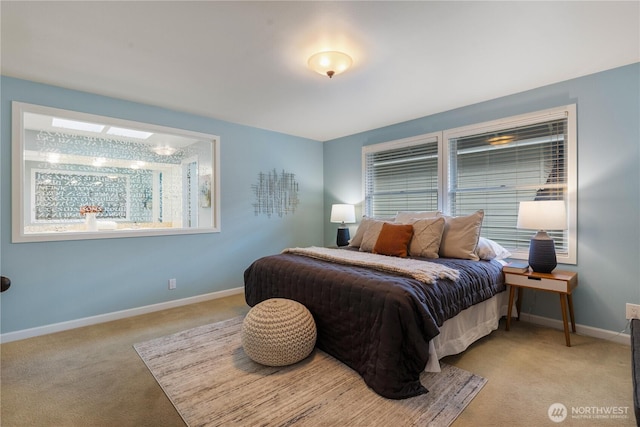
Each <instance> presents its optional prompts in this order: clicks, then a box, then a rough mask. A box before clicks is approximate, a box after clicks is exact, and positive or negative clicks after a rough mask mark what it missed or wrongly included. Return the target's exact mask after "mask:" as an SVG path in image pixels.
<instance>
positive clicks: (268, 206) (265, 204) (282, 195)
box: [251, 169, 299, 218]
mask: <svg viewBox="0 0 640 427" xmlns="http://www.w3.org/2000/svg"><path fill="white" fill-rule="evenodd" d="M251 188H252V189H253V192H254V194H255V196H256V202H255V203H254V204H253V208H254V211H255V214H256V216H257V215H259V214H265V215H267V216H268V217H269V218H271V215H274V214H277V215H278V216H279V217H282V216H283V215H287V214H289V213H291V214H293V213H295V211H296V207H297V206H298V202H299V199H298V183H297V182H296V179H295V174H293V173H291V172H285V171H284V170H283V171H282V172H281V173H280V174H278V173H277V172H276V170H275V169H273V171H269V172H267V173H265V172H260V173H259V174H258V183H257V184H255V185H252V186H251Z"/></svg>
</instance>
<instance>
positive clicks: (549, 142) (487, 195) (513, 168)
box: [448, 118, 568, 255]
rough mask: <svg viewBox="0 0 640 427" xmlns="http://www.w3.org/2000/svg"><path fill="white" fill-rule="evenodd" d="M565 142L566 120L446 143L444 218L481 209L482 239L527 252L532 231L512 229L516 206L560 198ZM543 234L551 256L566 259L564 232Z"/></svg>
mask: <svg viewBox="0 0 640 427" xmlns="http://www.w3.org/2000/svg"><path fill="white" fill-rule="evenodd" d="M565 141H567V118H560V119H558V118H556V119H553V120H547V121H544V122H541V123H535V124H528V125H524V126H518V127H511V128H508V129H501V130H499V131H497V132H496V131H494V132H482V133H478V134H471V135H465V136H463V137H457V138H451V139H449V141H448V147H449V176H448V184H449V185H448V211H449V213H450V214H451V215H454V216H458V215H466V214H469V213H472V212H475V211H476V210H478V209H483V210H484V212H485V217H484V221H483V225H482V235H483V236H485V237H487V238H490V239H492V240H495V241H497V242H498V243H500V244H502V245H503V246H505V247H508V248H514V249H520V248H522V249H526V248H528V246H529V240H530V239H531V237H532V235H533V234H534V232H533V231H531V230H518V229H516V221H517V217H518V203H519V202H521V201H527V200H564V199H565V195H566V191H567V159H566V156H565V150H566V144H565ZM549 235H550V236H551V237H552V238H553V239H554V240H555V243H556V251H557V253H558V254H559V255H561V254H567V253H568V242H567V233H566V232H563V231H549Z"/></svg>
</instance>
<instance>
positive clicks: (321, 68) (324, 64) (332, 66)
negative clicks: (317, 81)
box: [308, 50, 353, 78]
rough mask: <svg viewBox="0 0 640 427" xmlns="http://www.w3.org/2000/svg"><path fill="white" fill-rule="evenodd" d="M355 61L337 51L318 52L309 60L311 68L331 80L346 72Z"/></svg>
mask: <svg viewBox="0 0 640 427" xmlns="http://www.w3.org/2000/svg"><path fill="white" fill-rule="evenodd" d="M352 63H353V60H352V59H351V57H350V56H349V55H347V54H346V53H342V52H337V51H334V50H332V51H327V52H318V53H316V54H315V55H312V56H311V58H309V62H308V65H309V68H311V69H312V70H313V71H315V72H316V73H319V74H322V75H325V76H329V78H331V77H333V76H335V75H336V74H340V73H342V72H344V71H346V70H347V69H348V68H349V67H350V66H351V64H352Z"/></svg>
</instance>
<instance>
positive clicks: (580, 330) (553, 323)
mask: <svg viewBox="0 0 640 427" xmlns="http://www.w3.org/2000/svg"><path fill="white" fill-rule="evenodd" d="M520 320H522V321H525V322H529V323H534V324H536V325H540V326H546V327H548V328H553V329H559V330H561V331H564V324H563V323H562V321H561V320H556V319H550V318H548V317H541V316H535V315H533V314H526V313H522V314H520ZM576 333H577V334H579V335H585V336H588V337H594V338H600V339H603V340H607V341H611V342H615V343H618V344H624V345H628V346H631V335H629V334H625V333H622V332H614V331H608V330H606V329H600V328H594V327H591V326H583V325H578V324H576Z"/></svg>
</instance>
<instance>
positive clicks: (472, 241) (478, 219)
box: [439, 210, 484, 261]
mask: <svg viewBox="0 0 640 427" xmlns="http://www.w3.org/2000/svg"><path fill="white" fill-rule="evenodd" d="M483 218H484V211H483V210H479V211H476V212H474V213H472V214H471V215H466V216H456V217H451V216H444V219H445V221H446V222H445V226H444V233H442V241H441V242H440V252H439V255H440V257H441V258H460V259H470V260H473V261H478V260H479V259H480V258H479V257H478V255H477V254H476V246H478V240H479V237H480V229H481V228H482V219H483Z"/></svg>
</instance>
